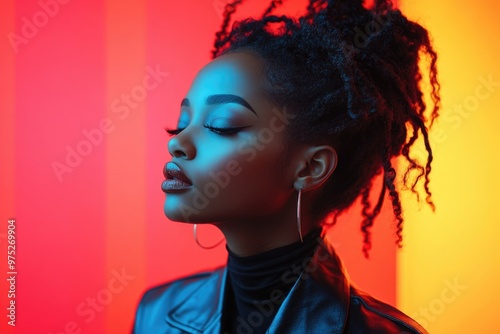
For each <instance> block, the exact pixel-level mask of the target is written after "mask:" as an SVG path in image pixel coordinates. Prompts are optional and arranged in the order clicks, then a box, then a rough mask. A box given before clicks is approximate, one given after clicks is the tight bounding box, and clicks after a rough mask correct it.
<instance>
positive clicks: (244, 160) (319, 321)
mask: <svg viewBox="0 0 500 334" xmlns="http://www.w3.org/2000/svg"><path fill="white" fill-rule="evenodd" d="M239 2H241V1H236V3H239ZM279 2H280V1H273V2H272V3H271V5H270V6H269V8H268V9H267V10H266V11H265V13H264V15H263V16H262V18H261V19H260V20H254V19H246V20H243V21H240V22H237V23H236V24H234V25H233V27H232V30H231V31H230V32H227V31H226V29H227V26H228V22H229V20H230V17H231V14H232V13H233V12H234V10H235V5H236V3H234V4H230V5H228V6H227V7H226V11H225V18H224V22H223V25H222V29H221V31H220V32H218V33H217V39H216V41H215V49H214V51H213V60H212V61H211V62H210V63H208V64H207V65H206V66H205V67H203V68H202V69H201V70H200V72H199V73H198V74H197V76H196V78H195V79H194V81H193V83H192V85H191V87H190V89H189V91H188V92H187V94H186V97H185V98H184V99H183V101H182V102H181V112H180V116H179V121H178V125H177V129H167V132H168V133H169V134H170V135H172V136H173V137H172V138H171V139H170V141H169V143H168V150H169V153H170V154H171V156H172V160H171V161H170V162H168V163H167V164H166V166H165V170H164V174H165V177H166V180H165V181H164V182H163V183H162V189H163V191H165V192H166V193H167V195H166V200H165V206H164V211H165V214H166V216H167V217H168V218H169V219H171V220H173V221H179V222H189V223H193V224H194V229H195V238H196V226H197V225H196V224H197V223H211V224H213V225H215V226H217V227H218V228H219V229H220V230H221V231H222V233H223V234H224V236H225V240H226V248H227V251H228V262H227V265H226V266H224V267H221V268H219V269H216V270H214V271H210V272H206V273H200V274H198V275H194V276H190V277H186V278H183V279H179V280H176V281H174V282H169V283H167V284H163V285H161V286H157V287H154V288H152V289H150V290H148V291H146V293H145V294H144V295H143V297H142V299H141V302H140V304H139V307H138V309H137V314H136V319H135V324H134V333H137V334H138V333H425V330H424V329H423V328H422V327H421V326H420V325H419V324H418V323H416V322H415V321H414V320H412V319H411V318H409V317H408V316H406V315H405V314H403V313H402V312H400V311H399V310H397V309H395V308H394V307H392V306H390V305H388V304H385V303H383V302H381V301H379V300H377V299H375V298H373V297H371V296H370V295H368V294H366V293H364V292H363V291H362V290H360V289H359V288H358V287H356V286H355V285H354V283H353V282H351V281H350V280H349V278H348V275H347V273H346V272H345V270H344V269H343V267H342V263H341V261H340V259H339V258H338V257H337V255H336V254H335V251H334V249H333V248H332V246H331V243H329V242H328V240H327V238H326V236H325V233H324V231H323V228H322V226H324V225H325V224H327V222H328V221H329V220H331V218H332V217H333V221H335V218H336V217H337V216H338V215H339V214H340V213H341V212H343V211H344V210H345V209H347V208H348V207H350V206H351V205H352V203H353V202H354V201H355V199H356V198H358V197H360V198H361V201H362V203H363V211H362V216H363V220H362V222H361V229H362V231H363V233H364V247H363V251H364V252H365V255H366V256H368V251H369V249H370V245H371V243H370V227H371V226H372V225H373V223H374V219H375V218H376V216H377V215H378V213H379V211H380V208H381V206H382V204H383V201H384V198H385V197H386V195H387V194H388V195H389V198H390V200H391V202H392V206H393V210H394V215H395V218H396V220H397V231H396V232H397V236H398V238H397V240H396V242H397V243H398V245H401V241H402V238H401V232H402V224H403V217H402V208H401V203H400V200H399V192H398V190H397V189H396V183H395V178H396V172H395V170H394V168H393V166H392V164H391V159H392V158H393V157H396V156H399V155H403V156H404V157H405V158H406V160H407V161H408V162H409V164H408V168H407V170H406V172H405V173H404V177H403V180H404V183H405V184H410V183H411V187H410V188H411V190H413V191H414V192H416V190H415V186H416V184H417V183H418V182H419V181H422V182H423V183H424V189H425V192H426V200H427V202H428V203H429V204H430V205H431V206H432V207H433V204H432V201H431V193H430V191H429V188H428V184H429V173H430V171H431V161H432V151H431V148H430V145H429V140H428V132H427V131H428V128H427V125H428V123H431V124H432V121H433V120H434V119H435V118H436V117H437V116H438V107H439V84H438V82H437V71H436V67H435V64H436V54H435V52H434V51H433V49H432V46H431V44H430V42H429V38H428V35H427V31H426V30H425V29H424V28H423V27H421V26H420V25H418V24H417V23H414V22H411V21H409V20H407V18H406V17H405V16H404V15H403V14H402V13H401V12H400V11H399V10H397V9H395V8H394V7H393V6H392V4H391V3H390V2H388V1H375V4H374V5H373V6H372V7H370V8H366V7H364V6H363V5H362V1H353V0H343V1H340V0H337V1H314V0H312V1H310V3H309V5H308V7H307V12H306V14H304V16H302V17H300V18H299V19H296V20H294V19H292V18H289V17H286V16H274V15H270V14H271V12H272V10H273V9H274V8H275V7H276V5H277V4H278V3H279ZM423 54H425V55H427V56H428V59H429V60H430V67H429V80H430V86H431V94H430V95H431V98H432V101H433V104H434V105H433V108H432V110H431V111H430V112H429V111H428V108H426V105H425V103H424V95H423V92H422V91H421V89H420V81H421V79H422V77H423V75H422V73H421V71H420V70H419V64H418V63H419V56H420V55H423ZM429 126H430V125H429ZM419 136H422V137H423V140H424V143H425V147H426V149H427V152H428V156H427V161H426V163H425V165H421V164H420V163H419V161H417V160H416V159H413V158H412V157H411V155H410V153H411V148H412V147H413V144H414V142H415V141H416V140H417V138H419ZM380 172H382V173H383V180H384V182H383V187H382V189H381V191H380V193H379V195H378V201H377V202H376V203H374V205H373V208H372V205H371V203H370V201H369V194H370V190H371V188H372V180H373V179H374V177H375V176H376V175H377V174H379V173H380ZM386 192H387V193H386ZM196 240H197V239H196Z"/></svg>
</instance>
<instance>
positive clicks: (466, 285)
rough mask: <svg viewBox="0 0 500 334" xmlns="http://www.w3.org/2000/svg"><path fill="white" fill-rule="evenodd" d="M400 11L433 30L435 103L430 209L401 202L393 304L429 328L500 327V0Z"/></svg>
mask: <svg viewBox="0 0 500 334" xmlns="http://www.w3.org/2000/svg"><path fill="white" fill-rule="evenodd" d="M401 9H402V11H403V12H404V13H406V14H407V15H408V17H409V18H411V19H414V20H417V21H418V22H420V23H421V24H423V25H425V27H426V28H428V29H429V30H430V31H431V33H432V37H433V40H434V45H435V48H436V50H437V52H438V54H439V61H438V68H439V74H440V81H441V84H442V110H441V119H440V120H439V121H438V122H437V123H435V126H434V127H433V130H432V133H431V137H432V144H433V149H434V155H435V160H434V162H433V169H432V172H431V190H432V191H433V198H434V202H435V204H436V212H435V213H433V212H432V211H431V210H430V209H429V208H428V207H427V206H425V205H423V204H421V205H413V207H411V203H415V201H409V200H407V201H406V202H407V205H410V207H408V209H407V212H406V224H405V234H404V236H405V247H404V248H403V250H402V251H400V252H399V257H398V268H399V270H398V283H399V284H398V291H397V296H398V299H397V300H398V306H399V308H401V309H402V310H403V311H404V312H406V313H407V314H408V315H410V316H413V317H414V318H415V319H416V320H417V321H419V322H420V323H421V324H422V325H424V327H425V328H426V329H427V330H428V331H429V332H430V333H500V329H498V327H499V326H498V323H499V311H498V305H497V303H496V302H495V301H496V300H495V299H496V298H498V297H499V296H500V285H499V282H500V268H499V264H500V256H499V254H500V252H499V250H498V247H499V242H498V241H499V232H500V227H499V226H498V223H499V221H500V219H499V218H498V213H497V212H498V208H499V204H500V203H499V200H498V189H499V186H500V181H499V178H498V176H497V175H498V171H499V170H500V164H499V162H500V158H499V157H498V154H499V152H500V150H499V140H498V136H499V130H498V129H499V123H500V110H499V106H500V67H499V65H498V60H499V58H500V43H499V34H500V24H499V22H500V16H499V14H500V2H498V1H492V0H490V1H474V2H473V1H451V0H440V1H431V0H419V1H416V0H413V1H409V0H408V1H403V3H402V4H401ZM488 81H489V82H490V83H489V84H487V83H485V82H488Z"/></svg>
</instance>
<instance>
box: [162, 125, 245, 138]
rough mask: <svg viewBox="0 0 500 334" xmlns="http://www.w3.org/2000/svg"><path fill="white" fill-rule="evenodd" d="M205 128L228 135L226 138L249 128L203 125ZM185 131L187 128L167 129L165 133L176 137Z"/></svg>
mask: <svg viewBox="0 0 500 334" xmlns="http://www.w3.org/2000/svg"><path fill="white" fill-rule="evenodd" d="M203 127H205V128H207V129H209V130H210V131H213V132H215V133H217V134H220V135H226V136H230V135H234V134H236V133H238V132H239V131H240V130H242V129H244V128H248V126H240V127H235V128H218V127H214V126H210V125H208V124H205V125H203ZM184 129H185V128H176V129H170V128H165V131H166V132H167V133H168V134H169V135H170V136H175V135H178V134H179V133H180V132H181V131H182V130H184Z"/></svg>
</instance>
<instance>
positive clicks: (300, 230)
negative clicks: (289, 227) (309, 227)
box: [297, 189, 304, 242]
mask: <svg viewBox="0 0 500 334" xmlns="http://www.w3.org/2000/svg"><path fill="white" fill-rule="evenodd" d="M301 198H302V189H299V197H298V199H297V230H298V231H299V236H300V242H304V239H303V238H302V224H301V222H300V200H301Z"/></svg>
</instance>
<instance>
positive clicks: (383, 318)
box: [346, 286, 428, 334]
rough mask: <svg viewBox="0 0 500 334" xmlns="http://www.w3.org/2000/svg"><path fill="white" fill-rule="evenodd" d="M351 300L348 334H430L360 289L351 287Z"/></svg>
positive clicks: (410, 319)
mask: <svg viewBox="0 0 500 334" xmlns="http://www.w3.org/2000/svg"><path fill="white" fill-rule="evenodd" d="M350 300H351V303H350V307H349V316H348V318H347V324H346V327H347V329H348V332H355V333H358V332H360V333H361V332H366V331H367V330H369V333H384V334H385V333H394V334H396V333H397V334H413V333H415V334H428V332H427V331H426V330H425V329H424V328H423V327H422V326H421V325H420V324H419V323H417V322H416V321H415V320H413V319H412V318H410V317H409V316H408V315H406V314H405V313H403V312H401V311H400V310H398V309H397V308H395V307H393V306H391V305H389V304H387V303H384V302H383V301H381V300H379V299H377V298H374V297H372V296H371V295H369V294H367V293H366V292H364V291H362V290H360V289H359V288H356V287H353V286H351V298H350ZM361 326H362V327H363V328H362V330H361ZM360 330H361V331H360Z"/></svg>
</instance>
